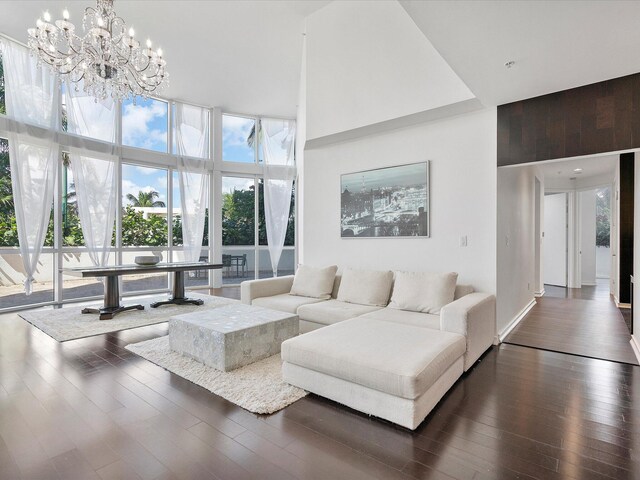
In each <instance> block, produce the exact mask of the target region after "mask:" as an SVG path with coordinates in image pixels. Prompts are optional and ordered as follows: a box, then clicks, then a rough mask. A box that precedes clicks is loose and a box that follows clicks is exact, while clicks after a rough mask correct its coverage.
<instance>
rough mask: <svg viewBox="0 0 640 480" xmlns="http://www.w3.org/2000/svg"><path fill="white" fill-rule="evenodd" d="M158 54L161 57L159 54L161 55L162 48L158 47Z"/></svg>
mask: <svg viewBox="0 0 640 480" xmlns="http://www.w3.org/2000/svg"><path fill="white" fill-rule="evenodd" d="M158 56H159V57H161V56H162V49H161V48H159V49H158Z"/></svg>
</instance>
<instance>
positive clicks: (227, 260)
mask: <svg viewBox="0 0 640 480" xmlns="http://www.w3.org/2000/svg"><path fill="white" fill-rule="evenodd" d="M255 190H256V181H255V178H254V177H222V265H223V268H222V283H223V284H225V285H229V284H238V283H241V282H242V281H244V280H249V279H253V278H255V265H256V249H255V245H256V238H255V237H256V215H255V213H256V194H255V193H256V192H255Z"/></svg>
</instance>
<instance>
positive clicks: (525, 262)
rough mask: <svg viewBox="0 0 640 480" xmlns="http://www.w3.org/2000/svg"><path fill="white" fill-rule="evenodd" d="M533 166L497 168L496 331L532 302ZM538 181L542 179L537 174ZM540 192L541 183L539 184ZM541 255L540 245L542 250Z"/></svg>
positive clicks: (533, 235) (533, 255)
mask: <svg viewBox="0 0 640 480" xmlns="http://www.w3.org/2000/svg"><path fill="white" fill-rule="evenodd" d="M536 175H537V169H536V167H502V168H499V169H498V181H497V191H498V198H497V201H498V205H497V209H498V218H497V231H498V234H497V235H498V238H497V245H498V247H497V255H498V258H497V290H498V292H499V294H498V298H497V331H498V333H499V334H501V333H503V332H505V331H506V330H507V329H508V328H509V327H510V326H511V325H512V323H513V322H514V320H516V319H518V318H519V316H520V314H521V313H522V312H523V311H524V309H526V308H527V307H528V306H530V305H531V302H533V300H534V289H535V285H536V265H535V264H536V261H535V260H536V259H535V241H536V234H535V230H536V229H535V219H536V215H535V179H536ZM538 178H539V180H540V181H541V182H543V180H542V176H541V175H538ZM542 187H543V191H544V183H543V185H542ZM541 254H542V255H544V244H543V247H542V253H541Z"/></svg>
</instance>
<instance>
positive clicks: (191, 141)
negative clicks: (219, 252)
mask: <svg viewBox="0 0 640 480" xmlns="http://www.w3.org/2000/svg"><path fill="white" fill-rule="evenodd" d="M175 125H176V128H175V131H176V137H175V138H176V153H177V154H178V156H179V159H178V172H179V175H180V203H181V206H182V243H183V246H184V259H185V261H187V262H197V261H198V260H199V259H200V252H201V251H202V237H203V235H204V220H205V216H206V210H207V198H208V196H209V179H208V175H207V161H206V159H205V157H207V156H208V155H207V149H208V145H209V112H208V111H207V110H206V109H205V108H201V107H195V106H193V105H185V104H181V103H176V104H175Z"/></svg>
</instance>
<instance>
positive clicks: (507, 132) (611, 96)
mask: <svg viewBox="0 0 640 480" xmlns="http://www.w3.org/2000/svg"><path fill="white" fill-rule="evenodd" d="M639 147H640V74H634V75H628V76H626V77H620V78H615V79H613V80H607V81H604V82H599V83H594V84H592V85H586V86H584V87H578V88H573V89H571V90H564V91H561V92H557V93H552V94H549V95H543V96H541V97H535V98H530V99H527V100H522V101H519V102H514V103H509V104H506V105H500V106H499V107H498V166H499V167H500V166H504V165H517V164H521V163H529V162H538V161H542V160H550V159H554V158H565V157H575V156H578V155H590V154H594V153H605V152H615V151H619V150H627V149H631V148H639Z"/></svg>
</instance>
